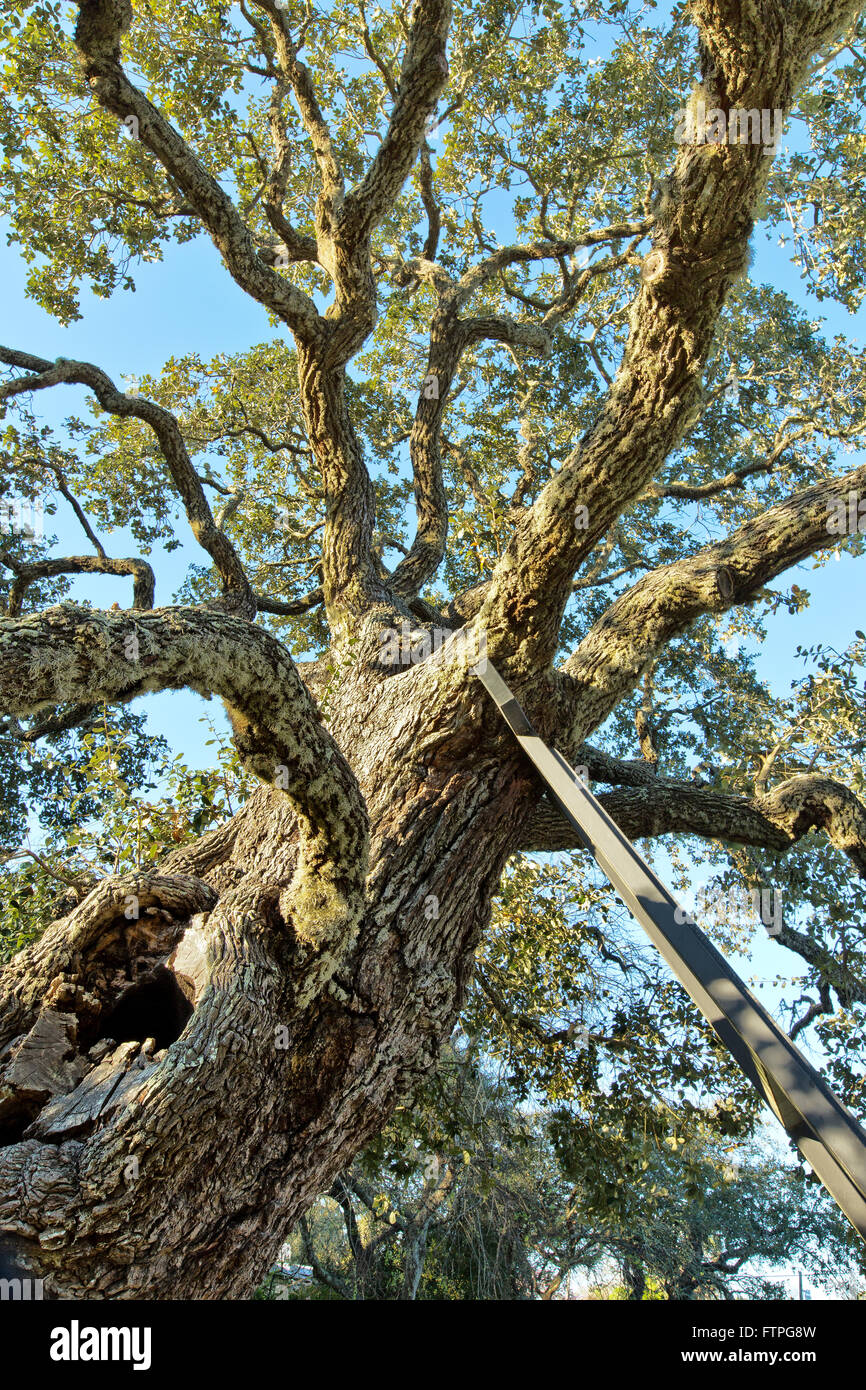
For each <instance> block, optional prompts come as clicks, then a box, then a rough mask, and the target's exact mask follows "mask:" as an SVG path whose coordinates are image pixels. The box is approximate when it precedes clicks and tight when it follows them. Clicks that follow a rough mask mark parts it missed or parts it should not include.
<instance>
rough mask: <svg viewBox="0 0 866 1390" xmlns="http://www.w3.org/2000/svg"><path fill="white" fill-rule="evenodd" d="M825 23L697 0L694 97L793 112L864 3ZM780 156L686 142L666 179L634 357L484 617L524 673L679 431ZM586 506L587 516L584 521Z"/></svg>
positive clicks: (522, 531)
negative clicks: (817, 57) (817, 66)
mask: <svg viewBox="0 0 866 1390" xmlns="http://www.w3.org/2000/svg"><path fill="white" fill-rule="evenodd" d="M818 8H819V11H820V16H821V19H820V22H818V21H817V20H815V19H808V18H804V11H802V10H801V8H798V9H797V10H796V11H792V10H791V8H790V6H788V5H786V4H783V3H781V0H759V3H757V4H756V5H753V6H751V7H750V8H749V9H748V11H746V10H742V9H741V7H739V6H738V7H736V9H735V8H733V7H731V8H730V10H728V9H726V8H723V7H721V6H716V5H715V4H714V3H704V0H696V3H695V4H694V5H693V6H692V7H691V10H690V13H691V15H692V17H693V18H694V20H695V22H696V23H697V25H698V28H699V30H700V34H701V39H702V42H703V45H704V70H703V83H702V85H701V86H700V87H699V88H698V89H697V90H696V92H695V93H694V97H695V99H696V98H698V97H699V98H701V99H702V100H704V101H705V102H706V106H707V108H708V109H712V108H714V107H718V108H721V109H722V110H724V111H729V110H730V109H731V108H732V107H738V108H739V107H742V108H746V109H751V108H758V109H759V110H761V109H770V110H773V109H782V110H783V111H784V112H787V111H788V110H789V109H790V106H791V102H792V100H793V97H794V94H795V92H796V90H797V87H798V85H799V84H800V83H801V82H802V81H803V79H804V77H805V75H806V73H807V71H808V65H809V62H810V60H811V58H812V56H813V55H814V53H815V52H816V50H817V49H818V47H820V44H821V43H822V42H823V41H824V40H825V38H826V35H827V33H828V32H829V31H831V30H832V31H836V30H839V29H840V28H841V27H842V26H843V25H844V24H845V23H846V22H847V21H848V20H849V19H850V17H851V16H852V15H854V14H855V13H856V12H857V8H858V7H857V5H856V4H853V3H850V0H832V3H826V4H823V5H821V6H819V7H818ZM770 165H771V160H770V158H768V152H767V151H766V150H765V149H764V148H763V147H762V146H761V145H759V144H732V145H728V144H701V145H698V144H693V145H683V146H681V147H680V150H679V152H678V155H677V158H676V161H675V164H674V167H673V170H672V172H671V174H670V176H669V177H668V178H667V179H666V180H665V181H664V184H663V187H662V190H661V196H660V200H659V206H658V209H657V213H656V221H655V224H654V230H653V249H652V251H651V252H650V253H649V255H648V256H646V257H645V259H644V262H643V266H642V277H641V278H642V284H641V288H640V290H639V293H638V295H637V298H636V300H635V301H634V303H633V305H632V309H631V315H630V333H629V339H628V343H627V345H626V349H625V353H624V356H623V359H622V362H621V365H620V367H619V370H618V372H617V374H616V377H615V379H614V381H613V384H612V386H611V388H610V390H609V392H608V394H607V397H606V399H605V401H604V403H603V405H602V407H601V409H600V411H599V414H598V416H597V417H596V419H595V421H594V422H593V424H592V425H591V427H590V429H589V430H588V431H587V433H586V434H585V435H584V436H583V438H582V439H581V440H580V441H579V442H578V443H577V445H576V447H575V449H574V451H573V453H572V454H571V455H570V456H569V458H568V459H567V460H566V463H565V464H564V466H563V467H562V469H561V470H560V471H559V473H557V474H556V476H555V477H554V478H553V479H551V481H550V482H549V483H548V484H547V486H546V487H545V488H544V490H543V491H542V493H541V495H540V496H539V498H538V499H537V501H536V502H535V504H534V506H533V507H532V508H531V509H530V510H529V511H528V512H527V514H526V515H525V516H524V517H522V518H521V520H520V521H519V523H518V525H517V527H516V529H515V532H514V534H513V536H512V538H511V540H510V542H509V544H508V546H507V547H506V550H505V553H504V555H503V556H502V558H501V560H500V561H499V563H498V565H497V567H496V569H495V571H494V574H493V577H492V582H491V584H490V587H489V590H488V592H487V594H486V596H485V600H484V604H483V606H482V609H481V613H480V618H479V621H480V623H481V624H482V625H483V627H484V628H485V629H486V631H487V645H488V651H489V654H490V656H491V658H492V659H493V660H494V661H496V662H497V664H500V662H501V669H502V670H503V674H505V675H506V676H508V675H509V674H511V675H512V677H513V678H514V679H516V680H517V681H518V685H519V681H520V678H521V676H523V677H526V676H528V675H529V674H530V673H531V672H532V671H533V670H537V669H538V668H539V666H544V665H545V664H546V663H547V662H549V661H550V659H551V657H552V655H553V653H554V651H555V647H556V640H557V633H558V629H559V623H560V620H561V616H562V613H563V611H564V609H565V604H566V602H567V600H568V596H569V593H570V588H571V582H572V578H573V576H574V574H575V572H576V570H577V568H578V566H579V565H580V563H581V562H582V560H583V559H584V558H585V556H586V555H588V554H589V552H590V551H591V549H592V548H593V547H594V546H595V544H596V543H597V542H598V540H599V539H600V538H601V537H602V536H603V535H604V534H605V533H606V532H607V531H608V529H609V527H610V526H611V524H612V523H613V522H614V521H615V519H616V517H617V516H618V515H620V513H621V512H622V510H623V508H624V507H625V506H626V505H627V504H628V502H629V501H631V500H632V499H633V498H634V497H636V496H637V495H638V494H639V493H640V492H641V491H642V489H643V488H644V487H645V486H646V483H647V482H648V481H649V479H650V478H651V477H652V476H653V474H654V473H655V472H656V471H657V469H658V468H659V467H660V466H661V464H662V463H663V461H664V459H665V458H666V457H667V456H668V454H669V453H670V452H671V451H672V449H674V448H675V446H676V445H677V443H678V442H679V440H680V439H681V437H682V435H683V432H684V429H685V427H686V424H687V422H688V419H689V415H690V412H691V411H692V409H693V407H694V405H695V402H696V400H697V398H698V393H699V390H700V377H701V372H702V369H703V365H704V362H705V361H706V358H707V355H708V352H709V350H710V347H711V344H712V341H713V335H714V332H715V329H716V325H717V323H718V318H719V314H720V312H721V308H722V305H723V304H724V301H725V298H726V296H727V293H728V291H729V289H730V287H731V285H732V283H733V281H734V280H735V278H736V277H737V276H738V275H740V274H742V272H743V271H744V270H745V268H746V266H747V264H748V242H749V237H750V234H751V231H752V225H753V212H754V208H755V205H756V203H757V201H758V199H759V198H760V196H761V194H762V192H763V190H764V188H765V185H766V182H767V177H768V172H769V168H770ZM578 505H582V506H584V507H586V508H587V510H588V514H589V525H588V527H586V528H585V529H581V528H577V527H576V526H575V511H576V508H577V506H578Z"/></svg>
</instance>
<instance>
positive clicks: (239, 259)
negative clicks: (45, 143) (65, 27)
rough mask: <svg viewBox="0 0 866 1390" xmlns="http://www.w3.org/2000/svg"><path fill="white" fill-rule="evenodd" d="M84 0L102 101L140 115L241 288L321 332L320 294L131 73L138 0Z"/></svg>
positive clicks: (89, 62) (147, 141)
mask: <svg viewBox="0 0 866 1390" xmlns="http://www.w3.org/2000/svg"><path fill="white" fill-rule="evenodd" d="M76 2H77V4H78V8H79V15H78V22H77V24H76V27H75V45H76V48H77V50H78V57H79V62H80V64H81V69H82V72H83V74H84V77H85V79H86V81H87V85H88V87H89V88H90V90H91V91H92V92H93V94H94V96H95V97H96V99H97V101H98V102H99V104H100V105H101V106H102V107H103V108H104V109H105V110H106V111H110V112H111V113H112V115H114V116H116V117H117V118H118V120H120V121H125V120H126V119H127V118H128V117H130V116H132V117H134V118H135V120H136V121H137V123H138V124H137V126H136V127H135V132H136V135H137V138H138V139H139V140H140V141H141V143H142V144H143V145H144V146H146V148H147V149H149V150H151V151H152V152H153V154H154V155H155V156H156V158H157V159H158V160H159V162H160V164H161V165H162V167H163V168H164V169H165V170H166V172H167V173H168V174H169V175H170V177H171V179H172V181H173V182H174V183H175V184H176V185H177V186H178V187H179V188H180V189H181V190H182V191H183V193H184V194H185V196H186V198H187V200H188V202H189V203H190V205H191V207H192V208H193V209H194V211H195V214H196V216H197V217H198V218H199V220H200V221H201V223H202V224H203V226H204V227H205V228H206V230H207V231H208V233H209V234H210V237H211V239H212V241H213V243H214V245H215V246H216V247H217V249H218V250H219V251H220V252H221V253H222V256H223V258H224V260H225V263H226V265H227V266H228V268H229V271H230V272H231V274H232V275H233V277H234V279H235V280H236V281H237V283H238V284H239V285H240V287H241V289H243V290H245V291H246V293H247V294H249V295H251V296H252V297H253V299H256V300H258V302H259V303H260V304H263V305H264V306H265V308H267V309H269V310H270V311H271V313H273V314H276V316H277V317H278V318H279V319H281V320H282V322H283V323H286V324H288V325H289V327H290V328H291V329H292V330H293V332H295V333H297V334H301V335H306V336H308V337H310V336H316V335H317V334H318V333H319V332H320V329H321V319H320V317H319V313H318V311H317V309H316V306H315V304H314V303H313V301H312V300H311V299H310V298H309V297H308V296H307V295H306V294H304V293H303V292H302V291H301V290H299V289H297V288H296V287H295V286H294V285H292V284H290V283H289V281H288V280H286V279H285V278H284V277H283V276H281V275H279V274H277V272H276V271H275V270H272V269H271V268H270V267H269V266H267V265H266V264H265V262H264V261H263V260H262V259H261V258H260V257H259V254H258V251H257V249H256V244H255V241H254V239H253V236H252V234H251V232H250V230H249V228H248V227H247V226H246V224H245V222H244V221H243V219H242V217H241V215H240V213H239V212H238V209H237V208H236V207H235V205H234V203H233V202H232V200H231V198H230V197H229V196H228V194H227V193H225V192H224V190H223V189H222V188H221V187H220V185H219V184H218V183H217V181H216V179H215V178H214V177H213V176H212V175H211V174H210V173H209V172H208V171H207V169H206V168H205V167H204V165H203V164H202V163H201V161H200V160H199V159H198V158H197V157H196V155H195V154H194V153H193V151H192V150H191V149H190V147H189V145H187V143H186V141H185V140H184V139H183V137H182V136H181V135H180V134H179V133H178V131H177V130H175V128H174V126H173V125H172V124H171V123H170V122H169V121H167V120H166V118H165V116H163V114H162V112H161V111H159V110H158V109H157V107H155V106H154V105H153V104H152V103H151V102H150V101H148V99H147V97H146V96H145V95H144V94H143V93H142V92H140V91H139V90H138V88H137V87H135V86H134V85H133V83H132V82H130V80H129V78H128V77H127V76H126V73H125V72H124V70H123V67H122V65H121V61H120V41H121V39H122V37H123V35H124V34H125V33H126V31H127V30H128V29H129V27H130V24H131V23H132V17H133V11H132V5H131V3H130V0H76Z"/></svg>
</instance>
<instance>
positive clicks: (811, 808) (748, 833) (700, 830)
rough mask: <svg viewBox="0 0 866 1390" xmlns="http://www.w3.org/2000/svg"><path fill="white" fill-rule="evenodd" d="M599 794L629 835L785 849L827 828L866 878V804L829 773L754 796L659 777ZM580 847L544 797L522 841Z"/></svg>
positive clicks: (537, 846)
mask: <svg viewBox="0 0 866 1390" xmlns="http://www.w3.org/2000/svg"><path fill="white" fill-rule="evenodd" d="M598 799H599V801H600V802H601V804H602V806H604V808H605V810H606V811H607V813H608V815H610V816H612V817H613V819H614V820H615V821H616V823H617V825H618V826H619V827H620V829H621V830H622V831H623V833H624V834H625V835H627V836H628V838H629V839H630V840H639V839H645V838H647V839H648V838H652V837H655V836H658V835H673V834H683V835H699V836H701V837H702V838H704V839H710V840H719V841H721V842H723V843H724V844H732V845H753V846H756V847H758V848H762V849H768V850H772V851H773V852H774V853H780V852H782V851H784V850H787V849H790V848H791V846H792V845H795V844H796V843H797V842H798V840H801V839H802V837H803V836H804V835H806V834H808V833H809V831H811V830H823V831H824V833H825V834H826V835H827V838H828V839H829V840H830V841H831V843H832V844H833V845H835V847H836V848H837V849H838V850H841V851H842V853H843V854H845V855H846V856H847V857H848V859H849V860H850V861H851V863H852V865H853V866H854V868H855V870H856V872H857V873H858V874H859V876H860V877H861V878H864V879H866V807H864V806H863V804H862V802H861V801H860V800H859V798H858V797H857V796H855V794H854V793H853V792H852V791H851V790H850V789H849V788H848V787H846V786H844V785H843V784H842V783H841V782H836V781H834V780H833V779H832V778H829V777H821V776H817V775H809V776H803V777H792V778H790V779H789V780H788V781H786V782H783V783H781V785H780V786H778V787H776V788H774V789H773V791H771V792H769V793H767V795H765V796H760V797H756V798H755V799H754V800H752V801H750V800H749V799H748V798H747V797H744V796H738V795H736V794H735V793H733V792H720V791H714V790H713V789H712V788H708V787H699V786H695V785H694V784H692V783H690V782H678V781H673V780H664V779H662V778H659V779H657V780H656V782H655V783H654V784H653V785H647V786H642V787H633V788H629V789H628V790H623V789H622V788H618V789H617V790H615V791H610V792H602V793H601V795H600V796H599V798H598ZM582 847H583V846H582V845H581V844H580V842H579V840H578V837H577V835H576V834H575V831H574V829H573V827H572V826H571V825H570V824H569V823H568V822H567V821H566V820H565V818H564V817H563V816H562V814H561V812H560V811H559V810H558V809H557V808H556V807H555V806H553V805H552V804H551V803H550V802H548V801H541V802H539V804H538V806H537V807H536V809H535V811H534V812H533V816H532V819H531V821H530V823H529V825H528V826H527V829H526V835H525V838H524V842H523V844H522V845H521V848H522V849H523V850H525V851H528V852H529V851H531V852H538V853H541V852H546V853H554V852H555V851H557V850H570V849H581V848H582Z"/></svg>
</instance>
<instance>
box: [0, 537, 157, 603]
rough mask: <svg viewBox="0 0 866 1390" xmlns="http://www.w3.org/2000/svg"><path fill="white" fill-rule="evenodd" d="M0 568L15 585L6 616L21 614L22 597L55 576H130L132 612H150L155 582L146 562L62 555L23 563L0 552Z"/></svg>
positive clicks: (131, 558)
mask: <svg viewBox="0 0 866 1390" xmlns="http://www.w3.org/2000/svg"><path fill="white" fill-rule="evenodd" d="M0 565H5V566H6V567H7V569H11V570H12V572H13V574H14V575H15V581H14V583H13V584H12V587H11V588H10V590H9V616H10V618H17V617H18V615H19V613H20V612H21V605H22V603H23V601H24V595H25V594H26V592H27V590H28V588H29V587H30V585H31V584H34V583H35V582H36V580H37V579H50V578H52V577H53V576H54V575H57V574H131V575H132V576H133V580H134V584H133V591H132V606H133V608H141V609H146V608H152V607H153V600H154V593H155V587H156V581H155V579H154V574H153V570H152V569H151V567H150V565H149V564H148V563H147V561H146V560H141V559H138V558H137V557H136V556H131V557H129V558H128V559H125V560H112V559H110V558H109V557H108V556H107V555H66V556H63V557H61V558H58V559H56V560H52V559H45V560H34V561H32V562H29V563H27V562H25V561H23V560H17V559H15V558H14V557H13V556H11V555H5V554H3V553H2V552H0Z"/></svg>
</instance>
